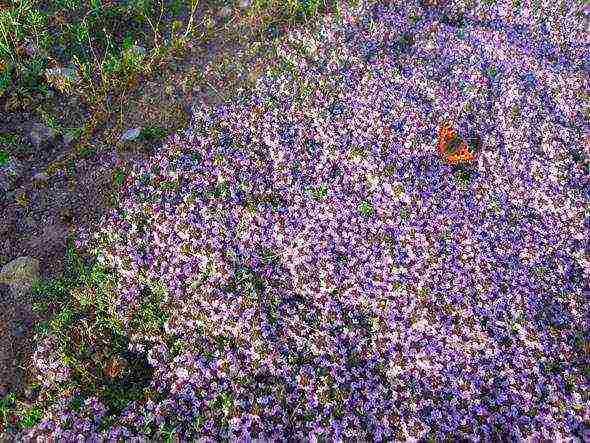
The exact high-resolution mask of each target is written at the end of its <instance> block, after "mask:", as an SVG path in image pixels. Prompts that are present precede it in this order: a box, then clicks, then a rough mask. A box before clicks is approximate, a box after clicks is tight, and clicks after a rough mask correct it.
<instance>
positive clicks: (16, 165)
mask: <svg viewBox="0 0 590 443" xmlns="http://www.w3.org/2000/svg"><path fill="white" fill-rule="evenodd" d="M24 170H25V167H24V165H23V164H22V163H21V162H19V161H18V160H16V159H10V160H8V161H7V162H6V163H4V165H2V166H0V190H2V191H3V192H8V191H10V190H11V189H13V188H14V185H15V183H16V181H17V180H18V178H19V177H20V176H21V175H22V174H23V172H24Z"/></svg>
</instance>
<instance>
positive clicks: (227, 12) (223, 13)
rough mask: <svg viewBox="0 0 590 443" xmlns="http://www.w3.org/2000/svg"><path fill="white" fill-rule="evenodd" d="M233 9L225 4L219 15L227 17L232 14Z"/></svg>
mask: <svg viewBox="0 0 590 443" xmlns="http://www.w3.org/2000/svg"><path fill="white" fill-rule="evenodd" d="M231 13H232V9H231V8H230V7H229V6H224V7H223V8H221V9H220V10H219V17H221V18H227V17H229V16H230V15H231Z"/></svg>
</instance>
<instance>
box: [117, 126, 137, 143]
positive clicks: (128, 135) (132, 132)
mask: <svg viewBox="0 0 590 443" xmlns="http://www.w3.org/2000/svg"><path fill="white" fill-rule="evenodd" d="M140 133H141V128H133V129H128V130H127V131H125V132H124V133H123V135H122V136H121V140H122V141H131V140H135V139H136V138H137V137H139V134H140Z"/></svg>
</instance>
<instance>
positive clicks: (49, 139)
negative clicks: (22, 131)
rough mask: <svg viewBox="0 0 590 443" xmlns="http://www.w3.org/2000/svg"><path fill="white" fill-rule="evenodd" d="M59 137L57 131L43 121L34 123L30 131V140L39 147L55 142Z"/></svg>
mask: <svg viewBox="0 0 590 443" xmlns="http://www.w3.org/2000/svg"><path fill="white" fill-rule="evenodd" d="M55 137H57V131H56V130H55V129H53V128H50V127H49V126H46V125H43V124H41V123H34V124H33V126H32V127H31V132H30V133H29V140H30V141H31V143H32V144H33V145H34V146H35V147H36V148H37V149H39V148H41V147H44V146H45V145H47V144H51V143H53V141H54V140H55Z"/></svg>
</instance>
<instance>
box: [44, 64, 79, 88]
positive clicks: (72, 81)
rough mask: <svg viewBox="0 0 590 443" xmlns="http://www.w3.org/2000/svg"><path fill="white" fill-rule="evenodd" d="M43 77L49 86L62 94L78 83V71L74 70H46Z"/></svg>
mask: <svg viewBox="0 0 590 443" xmlns="http://www.w3.org/2000/svg"><path fill="white" fill-rule="evenodd" d="M45 77H46V78H47V82H48V83H49V84H50V85H51V86H54V87H55V88H57V89H59V90H60V91H62V92H63V91H65V90H67V89H68V88H69V87H71V86H72V85H76V84H78V83H79V82H80V76H79V75H78V71H77V70H76V69H74V68H52V69H46V70H45Z"/></svg>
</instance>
